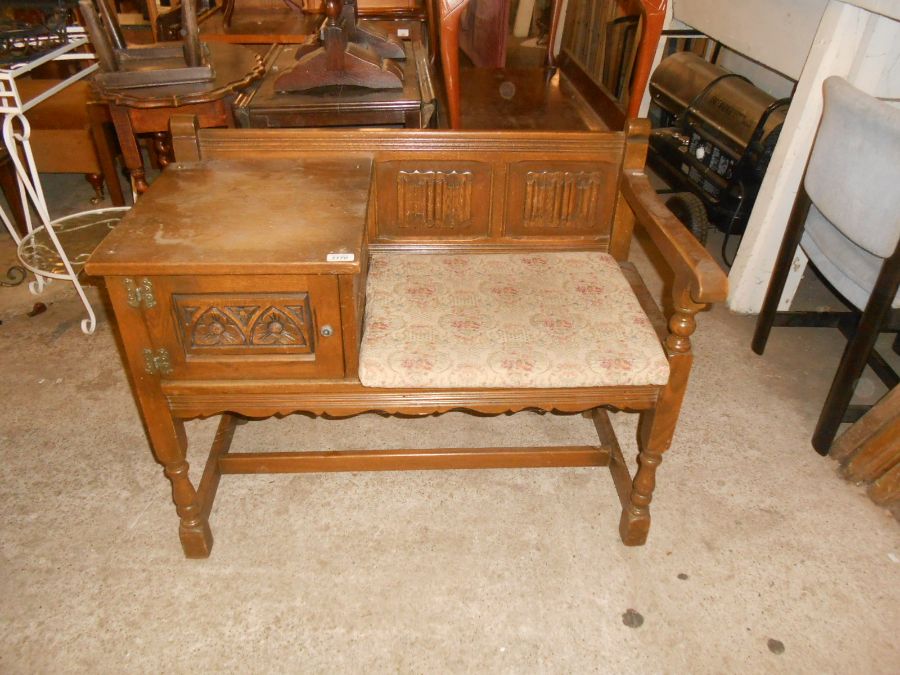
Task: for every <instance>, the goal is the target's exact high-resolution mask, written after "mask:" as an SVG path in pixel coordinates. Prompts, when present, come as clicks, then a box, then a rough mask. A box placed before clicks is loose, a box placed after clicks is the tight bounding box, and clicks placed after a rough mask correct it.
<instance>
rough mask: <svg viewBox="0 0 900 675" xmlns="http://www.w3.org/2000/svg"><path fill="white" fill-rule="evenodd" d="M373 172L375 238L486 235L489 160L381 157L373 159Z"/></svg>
mask: <svg viewBox="0 0 900 675" xmlns="http://www.w3.org/2000/svg"><path fill="white" fill-rule="evenodd" d="M375 176H376V181H377V182H376V192H377V195H378V197H377V198H378V204H377V209H378V212H377V224H376V227H377V235H376V239H377V240H379V241H380V240H402V239H428V238H434V237H440V238H450V239H468V240H472V239H484V238H487V237H489V236H490V214H491V209H490V206H491V167H490V165H488V164H484V163H482V162H469V161H459V162H444V161H438V160H434V161H426V162H422V161H402V160H401V161H386V162H379V163H377V164H376V168H375Z"/></svg>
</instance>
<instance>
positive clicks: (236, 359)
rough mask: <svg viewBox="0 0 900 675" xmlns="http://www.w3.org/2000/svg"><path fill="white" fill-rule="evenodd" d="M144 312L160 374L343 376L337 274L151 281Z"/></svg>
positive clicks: (231, 377)
mask: <svg viewBox="0 0 900 675" xmlns="http://www.w3.org/2000/svg"><path fill="white" fill-rule="evenodd" d="M151 282H152V284H153V289H154V296H155V303H154V304H153V306H152V307H150V308H147V309H146V310H145V313H144V316H145V320H146V322H147V328H148V331H149V333H150V336H151V340H152V341H153V343H154V347H155V349H156V350H159V349H165V350H166V353H165V354H164V355H163V360H164V361H167V363H164V365H163V371H165V370H168V371H169V372H168V373H165V372H164V373H163V376H164V377H168V378H177V379H218V380H234V379H252V378H267V379H268V378H278V379H294V378H336V377H342V376H343V374H344V361H343V348H342V345H341V314H340V304H339V299H338V283H337V277H336V276H333V275H307V276H286V275H285V276H274V275H273V276H217V277H155V278H153V279H151Z"/></svg>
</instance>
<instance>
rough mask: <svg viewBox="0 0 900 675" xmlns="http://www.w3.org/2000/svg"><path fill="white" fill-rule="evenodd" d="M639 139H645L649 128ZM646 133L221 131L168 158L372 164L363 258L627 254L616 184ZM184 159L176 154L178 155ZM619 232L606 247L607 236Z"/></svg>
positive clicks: (185, 137)
mask: <svg viewBox="0 0 900 675" xmlns="http://www.w3.org/2000/svg"><path fill="white" fill-rule="evenodd" d="M645 127H646V128H645ZM648 130H649V127H648V126H647V125H643V126H641V125H636V126H634V128H633V129H630V130H629V132H628V134H624V133H621V132H546V131H515V132H510V131H500V132H485V131H462V132H459V131H454V132H448V131H410V130H375V129H363V130H359V129H357V130H352V131H334V130H302V129H278V130H257V129H240V130H231V129H229V130H221V129H203V130H200V131H197V130H196V129H195V128H189V127H185V132H184V133H180V132H177V131H176V127H175V126H174V125H173V138H174V141H175V145H176V156H178V157H181V156H184V157H186V158H187V161H190V158H191V157H192V156H193V157H194V158H196V159H243V158H246V157H248V156H251V155H254V156H258V155H264V156H265V157H268V158H272V159H275V158H283V159H289V158H300V157H315V156H333V155H335V154H360V155H366V156H369V157H373V158H374V160H375V162H374V163H375V168H374V176H373V179H374V180H373V191H372V198H371V201H370V204H369V208H370V218H369V225H368V228H369V232H368V240H369V247H370V248H371V249H372V250H373V251H375V250H379V249H393V248H404V247H409V246H412V247H415V248H417V249H435V250H447V249H450V250H457V249H472V248H474V249H485V250H490V249H510V248H517V247H518V248H529V247H534V246H540V247H542V248H546V247H551V248H557V249H565V248H573V249H581V248H585V247H590V248H599V249H607V248H609V246H610V242H611V240H614V241H615V242H616V244H615V246H616V248H617V249H619V252H620V253H621V251H623V250H627V241H628V239H630V236H631V226H630V221H629V218H628V217H627V216H626V215H622V216H621V217H620V216H619V215H617V214H616V208H617V198H618V187H619V177H620V172H621V170H622V168H623V163H624V166H627V167H628V168H629V169H632V170H633V169H640V168H641V167H643V162H644V157H645V155H646V144H647V133H648ZM178 148H183V150H178ZM614 222H615V223H616V224H617V227H618V226H619V224H620V223H621V224H622V229H621V232H619V233H617V234H615V235H614V233H613V224H614Z"/></svg>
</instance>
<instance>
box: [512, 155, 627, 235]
mask: <svg viewBox="0 0 900 675" xmlns="http://www.w3.org/2000/svg"><path fill="white" fill-rule="evenodd" d="M617 172H618V166H614V165H610V164H604V163H596V162H593V163H592V162H535V161H530V162H515V163H513V164H511V165H510V167H509V180H508V183H507V195H506V223H505V225H504V231H503V234H504V235H506V236H508V237H528V236H548V237H552V236H561V235H564V236H585V237H600V236H603V235H607V236H608V235H609V230H610V222H611V220H612V216H613V207H614V205H615V198H616V187H617V186H616V176H617Z"/></svg>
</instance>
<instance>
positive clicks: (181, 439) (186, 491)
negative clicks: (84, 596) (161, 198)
mask: <svg viewBox="0 0 900 675" xmlns="http://www.w3.org/2000/svg"><path fill="white" fill-rule="evenodd" d="M106 288H107V292H108V293H109V297H110V300H111V301H112V305H113V308H114V309H115V313H116V316H117V317H118V318H119V325H120V329H119V330H120V335H121V337H122V346H123V348H124V351H125V357H126V359H127V361H128V367H129V370H130V371H131V373H132V383H133V386H134V391H135V394H136V397H137V400H138V405H139V407H140V410H141V414H142V416H143V418H144V423H145V425H146V428H147V435H148V437H149V440H150V446H151V447H152V449H153V455H154V456H155V457H156V460H157V461H158V462H159V463H160V464H162V465H163V473H164V474H165V476H166V478H168V479H169V482H170V483H171V484H172V500H173V501H174V502H175V511H176V512H177V513H178V517H179V519H180V523H179V526H178V536H179V537H180V539H181V547H182V549H184V554H185V556H187V557H188V558H207V557H209V554H210V551H211V550H212V545H213V538H212V532H211V531H210V529H209V520H208V518H209V513H208V512H206V511H204V509H203V503H202V499H201V496H200V495H199V494H198V492H197V489H196V488H195V487H194V484H193V483H192V482H191V479H190V476H189V470H190V466H189V465H188V463H187V460H186V459H185V457H186V456H187V435H186V433H185V429H184V422H183V421H182V420H181V419H178V418H176V417H174V416H173V415H172V411H171V410H170V409H169V405H168V402H167V400H166V397H165V395H164V394H163V392H162V389H161V388H160V376H161V375H160V373H159V372H158V371H157V370H156V369H154V368H152V367H150V365H149V363H152V359H150V360H149V362H148V356H152V353H153V352H152V347H151V345H152V342H151V340H150V337H149V335H148V333H147V329H146V326H145V324H144V323H143V320H142V318H141V319H140V320H137V321H135V320H133V317H129V320H123V317H124V316H128V315H130V314H133V313H136V312H137V313H139V312H141V311H143V310H142V309H140V308H133V307H131V306H130V305H129V304H128V303H129V300H128V291H127V288H126V287H125V285H124V284H122V283H108V284H107V286H106Z"/></svg>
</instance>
